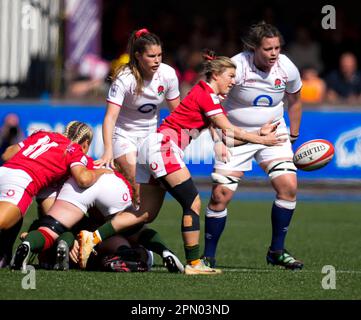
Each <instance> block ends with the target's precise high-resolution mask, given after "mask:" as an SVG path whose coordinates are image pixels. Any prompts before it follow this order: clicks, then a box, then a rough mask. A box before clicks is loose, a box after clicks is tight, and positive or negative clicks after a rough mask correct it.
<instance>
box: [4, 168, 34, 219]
mask: <svg viewBox="0 0 361 320" xmlns="http://www.w3.org/2000/svg"><path fill="white" fill-rule="evenodd" d="M32 183H33V179H32V178H31V177H30V176H29V175H28V174H27V173H26V172H25V171H23V170H20V169H12V168H7V167H0V201H6V202H10V203H12V204H14V205H16V206H17V207H18V208H19V209H20V212H21V215H22V216H24V215H25V213H26V211H27V210H28V208H29V206H30V204H31V202H32V200H33V198H32V194H30V193H29V192H28V187H29V185H30V184H32Z"/></svg>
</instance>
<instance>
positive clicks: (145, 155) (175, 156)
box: [78, 51, 286, 275]
mask: <svg viewBox="0 0 361 320" xmlns="http://www.w3.org/2000/svg"><path fill="white" fill-rule="evenodd" d="M204 59H205V62H204V74H205V77H206V81H199V83H198V84H196V85H195V86H194V87H193V88H192V90H191V91H190V92H189V93H188V95H187V96H186V97H185V98H184V99H183V100H182V102H181V103H180V104H179V106H178V107H177V108H176V109H175V110H174V111H173V112H172V113H171V114H170V115H169V116H168V117H166V118H165V119H164V121H163V122H162V124H161V125H160V126H159V128H158V129H157V132H155V133H153V134H151V135H149V136H148V137H147V138H146V139H144V141H143V142H142V144H141V145H140V147H139V150H138V157H139V162H138V164H137V182H139V183H140V195H141V197H140V200H141V201H140V209H139V210H138V211H136V212H132V211H129V212H126V211H124V212H121V213H119V214H117V215H116V216H114V217H113V218H112V220H110V221H108V222H107V223H105V224H104V225H103V226H101V227H99V228H98V229H97V230H96V231H95V232H93V233H92V232H88V231H85V230H83V231H81V232H80V234H79V237H78V240H79V246H80V253H79V260H80V261H81V264H82V265H83V266H86V264H87V259H88V257H89V254H90V253H91V251H92V249H93V247H94V246H95V245H97V244H98V243H101V241H103V240H105V239H107V238H108V237H110V236H111V235H113V234H115V233H117V232H119V231H122V230H125V229H126V228H128V227H131V226H134V225H137V224H142V223H150V222H152V221H153V220H154V219H155V218H156V217H157V215H158V213H159V211H160V208H161V206H162V203H163V199H164V196H165V193H166V191H168V192H169V193H170V194H171V195H172V196H173V197H174V198H175V199H176V200H177V202H178V203H179V204H180V205H181V206H182V210H183V217H182V222H181V232H182V238H183V247H184V253H185V258H186V260H187V264H186V266H185V268H184V273H185V274H189V275H194V274H204V275H212V274H219V273H221V270H217V269H213V268H210V267H208V266H207V265H205V263H204V261H203V260H202V259H200V256H201V253H200V248H199V236H200V219H199V214H200V210H201V199H200V196H199V193H198V190H197V188H196V186H195V184H194V182H193V180H192V177H191V174H190V172H189V170H188V169H187V167H186V165H185V163H184V160H183V157H184V150H185V148H186V147H187V146H188V145H189V144H190V142H191V141H192V139H195V138H196V137H197V136H199V134H200V132H201V131H202V130H203V129H208V127H209V126H210V125H211V124H213V125H214V126H215V127H216V128H220V129H222V130H224V131H225V132H226V134H227V136H228V134H229V136H230V137H231V138H232V137H236V138H237V139H239V140H242V141H246V142H251V143H257V144H258V143H260V144H265V145H273V146H274V145H279V144H281V143H282V142H284V141H286V139H285V138H284V135H285V134H278V133H276V132H275V130H276V128H277V126H278V124H279V123H278V122H276V123H275V124H271V123H267V124H266V125H264V126H262V128H261V129H260V130H257V131H256V132H248V131H246V130H243V129H240V128H237V127H235V126H233V125H232V124H231V123H230V122H229V121H228V119H227V117H226V115H225V112H224V109H223V107H222V105H221V103H220V99H219V95H225V94H227V93H228V92H229V90H230V89H231V88H232V87H233V85H234V83H235V68H236V66H235V64H234V63H233V62H232V61H231V59H230V58H228V57H217V56H215V54H214V53H213V52H211V51H207V53H206V54H205V55H204Z"/></svg>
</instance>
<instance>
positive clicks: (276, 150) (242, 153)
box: [214, 119, 293, 172]
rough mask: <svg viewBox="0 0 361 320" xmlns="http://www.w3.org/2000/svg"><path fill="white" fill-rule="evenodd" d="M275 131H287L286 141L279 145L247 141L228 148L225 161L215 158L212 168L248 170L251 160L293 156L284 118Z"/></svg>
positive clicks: (260, 160) (258, 160)
mask: <svg viewBox="0 0 361 320" xmlns="http://www.w3.org/2000/svg"><path fill="white" fill-rule="evenodd" d="M277 133H287V135H286V136H285V137H286V138H287V141H286V142H284V143H282V145H280V146H271V147H270V146H265V145H263V144H253V143H247V144H244V145H241V146H238V147H234V148H229V151H230V154H231V156H230V159H229V161H227V162H226V163H224V162H222V161H219V160H217V159H216V160H215V163H214V168H215V169H221V170H228V171H242V172H243V171H250V170H252V160H253V158H254V159H255V160H256V162H257V163H258V164H260V163H261V162H264V161H270V160H274V159H278V158H291V159H292V158H293V150H292V144H291V142H290V140H289V137H288V131H287V126H286V123H285V121H284V119H281V123H280V125H279V126H278V128H277Z"/></svg>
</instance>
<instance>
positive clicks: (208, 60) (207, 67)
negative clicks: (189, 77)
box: [202, 49, 236, 81]
mask: <svg viewBox="0 0 361 320" xmlns="http://www.w3.org/2000/svg"><path fill="white" fill-rule="evenodd" d="M202 57H203V59H204V62H203V73H204V75H205V76H206V80H207V81H210V79H211V78H212V75H213V74H217V75H218V74H221V73H223V72H224V71H225V70H226V69H228V68H234V69H236V65H235V64H234V63H233V61H232V60H231V59H230V58H228V57H225V56H217V55H216V53H215V52H214V51H212V50H209V49H204V50H203V51H202Z"/></svg>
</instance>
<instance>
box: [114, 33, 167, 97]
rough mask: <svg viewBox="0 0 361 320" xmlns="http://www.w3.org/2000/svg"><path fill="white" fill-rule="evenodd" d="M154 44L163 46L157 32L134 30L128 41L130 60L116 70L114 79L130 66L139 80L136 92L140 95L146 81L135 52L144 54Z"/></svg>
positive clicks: (137, 80)
mask: <svg viewBox="0 0 361 320" xmlns="http://www.w3.org/2000/svg"><path fill="white" fill-rule="evenodd" d="M152 45H157V46H162V43H161V41H160V39H159V37H158V36H157V35H156V34H154V33H151V32H149V31H148V30H147V29H140V30H136V31H133V32H132V34H131V36H130V38H129V41H128V49H127V51H128V54H129V62H128V63H127V64H125V65H122V66H120V67H119V68H117V69H116V70H115V72H114V75H113V77H112V80H113V81H114V80H115V78H116V77H117V76H118V75H119V74H120V73H121V72H122V71H123V70H124V69H126V68H129V69H130V72H131V73H132V74H133V75H134V77H135V80H136V82H137V89H136V93H137V95H139V94H140V93H141V92H142V89H143V83H144V81H143V76H142V73H141V71H140V68H139V62H138V60H137V58H136V57H135V54H136V52H138V53H139V54H142V53H143V52H144V51H145V50H146V47H147V46H152Z"/></svg>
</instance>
